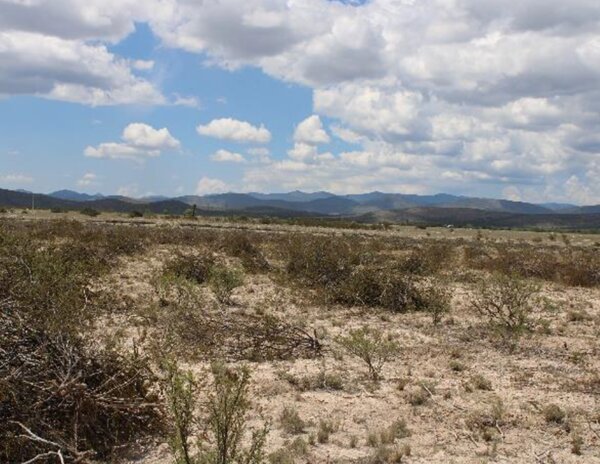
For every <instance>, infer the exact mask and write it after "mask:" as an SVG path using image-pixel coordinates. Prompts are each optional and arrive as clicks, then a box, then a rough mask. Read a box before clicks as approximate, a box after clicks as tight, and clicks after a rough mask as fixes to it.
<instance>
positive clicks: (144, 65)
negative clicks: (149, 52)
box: [131, 60, 154, 71]
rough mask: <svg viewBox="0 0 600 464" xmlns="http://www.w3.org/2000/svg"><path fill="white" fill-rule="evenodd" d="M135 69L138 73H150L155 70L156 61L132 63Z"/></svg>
mask: <svg viewBox="0 0 600 464" xmlns="http://www.w3.org/2000/svg"><path fill="white" fill-rule="evenodd" d="M131 66H132V67H133V69H137V70H138V71H150V70H151V69H152V68H154V61H152V60H134V61H133V62H132V63H131Z"/></svg>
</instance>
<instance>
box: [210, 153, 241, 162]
mask: <svg viewBox="0 0 600 464" xmlns="http://www.w3.org/2000/svg"><path fill="white" fill-rule="evenodd" d="M210 159H211V160H213V161H217V162H220V163H245V162H246V158H244V156H243V155H240V154H239V153H234V152H231V151H227V150H217V151H216V152H214V153H213V154H212V155H211V157H210Z"/></svg>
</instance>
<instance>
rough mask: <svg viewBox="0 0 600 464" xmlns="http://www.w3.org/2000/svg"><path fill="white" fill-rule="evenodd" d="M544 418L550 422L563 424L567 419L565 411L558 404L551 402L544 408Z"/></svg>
mask: <svg viewBox="0 0 600 464" xmlns="http://www.w3.org/2000/svg"><path fill="white" fill-rule="evenodd" d="M543 414H544V420H545V421H546V422H547V423H548V424H562V423H563V422H564V420H565V417H566V415H567V414H566V413H565V411H564V410H563V409H562V408H561V407H560V406H559V405H557V404H549V405H548V406H546V407H545V408H544V410H543Z"/></svg>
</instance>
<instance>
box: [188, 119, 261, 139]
mask: <svg viewBox="0 0 600 464" xmlns="http://www.w3.org/2000/svg"><path fill="white" fill-rule="evenodd" d="M196 130H197V131H198V133H199V134H200V135H206V136H208V137H215V138H217V139H221V140H233V141H234V142H245V143H248V142H252V143H268V142H270V141H271V133H270V132H269V131H268V130H267V129H266V128H265V127H264V125H261V126H260V127H256V126H253V125H252V124H250V123H249V122H246V121H239V120H237V119H231V118H222V119H213V120H212V121H210V122H209V123H208V124H206V125H199V126H198V127H197V128H196Z"/></svg>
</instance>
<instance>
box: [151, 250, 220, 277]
mask: <svg viewBox="0 0 600 464" xmlns="http://www.w3.org/2000/svg"><path fill="white" fill-rule="evenodd" d="M214 264H215V260H214V258H213V257H212V256H210V255H198V254H196V255H181V254H180V255H178V256H176V257H174V258H172V259H171V260H170V261H168V262H167V263H166V264H165V265H164V267H163V274H165V275H173V276H176V277H182V278H184V279H188V280H191V281H193V282H195V283H197V284H203V283H205V282H206V281H207V280H208V278H209V276H210V274H211V270H212V267H213V266H214Z"/></svg>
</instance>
